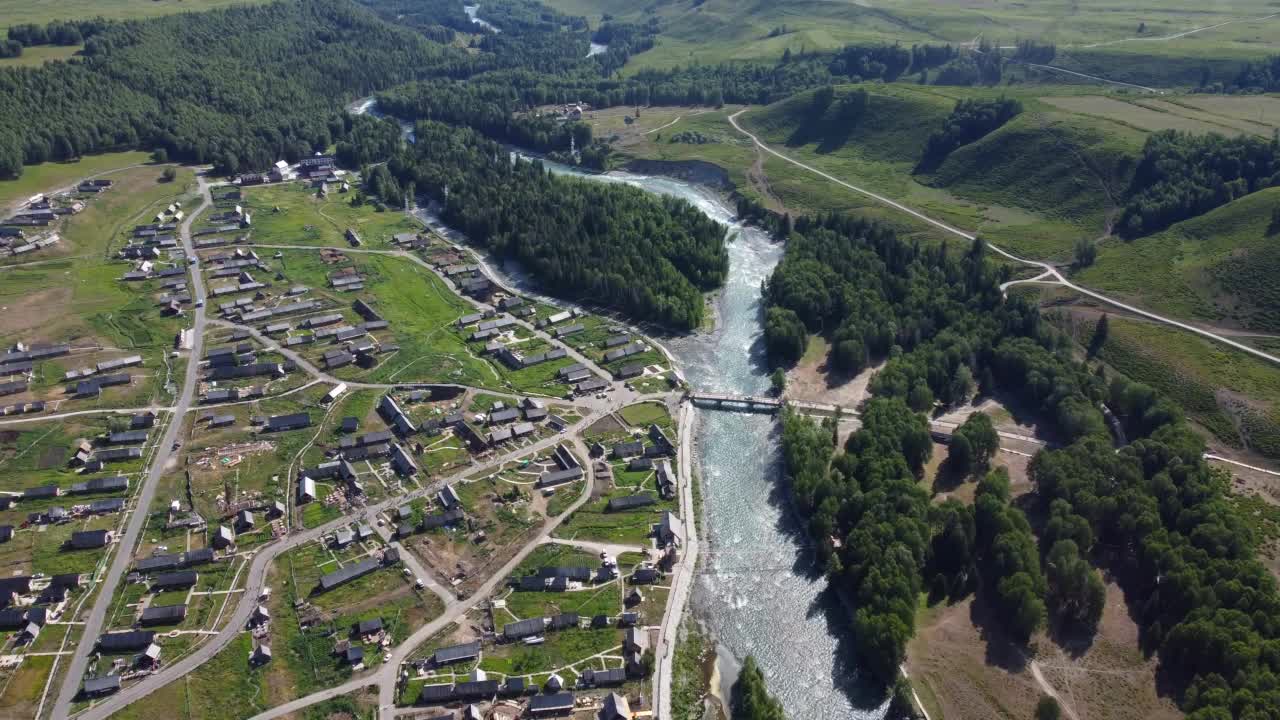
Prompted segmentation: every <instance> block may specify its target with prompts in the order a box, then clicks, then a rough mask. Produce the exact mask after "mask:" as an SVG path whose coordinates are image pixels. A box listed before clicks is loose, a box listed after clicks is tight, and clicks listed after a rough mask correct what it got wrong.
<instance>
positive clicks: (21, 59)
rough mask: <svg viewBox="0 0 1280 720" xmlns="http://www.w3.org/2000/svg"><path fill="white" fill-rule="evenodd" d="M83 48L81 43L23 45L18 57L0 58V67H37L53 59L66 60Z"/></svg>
mask: <svg viewBox="0 0 1280 720" xmlns="http://www.w3.org/2000/svg"><path fill="white" fill-rule="evenodd" d="M83 49H84V46H83V45H35V46H32V47H25V48H23V49H22V54H21V55H19V56H18V57H15V58H0V68H5V67H39V66H41V65H43V64H45V63H47V62H51V61H53V60H66V59H68V58H72V57H75V55H76V53H78V52H80V51H81V50H83Z"/></svg>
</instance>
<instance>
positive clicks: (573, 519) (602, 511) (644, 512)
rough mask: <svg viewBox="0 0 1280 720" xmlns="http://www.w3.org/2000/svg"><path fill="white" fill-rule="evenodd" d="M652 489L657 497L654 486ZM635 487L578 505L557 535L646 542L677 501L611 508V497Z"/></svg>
mask: <svg viewBox="0 0 1280 720" xmlns="http://www.w3.org/2000/svg"><path fill="white" fill-rule="evenodd" d="M648 492H650V494H652V495H654V497H657V493H656V492H653V490H652V489H650V490H649V491H648ZM634 494H635V491H633V490H622V491H614V492H611V493H609V495H608V496H606V497H602V498H600V499H599V500H592V501H591V502H589V503H587V504H586V505H583V506H582V507H581V508H579V509H578V511H577V512H575V513H574V514H573V515H572V516H570V517H569V519H568V520H566V521H565V522H564V524H562V525H561V526H560V527H558V528H556V532H555V536H556V537H559V538H566V539H572V540H595V541H599V542H615V543H623V544H627V545H639V546H642V547H643V546H646V545H648V544H649V537H650V536H651V535H652V534H653V526H654V525H655V524H657V522H658V520H659V515H660V513H661V512H662V511H663V510H673V509H674V503H673V502H671V501H666V500H659V501H658V503H657V504H655V505H650V506H649V507H646V508H641V509H639V510H630V511H627V512H608V511H607V507H608V505H609V498H611V497H624V496H627V495H634Z"/></svg>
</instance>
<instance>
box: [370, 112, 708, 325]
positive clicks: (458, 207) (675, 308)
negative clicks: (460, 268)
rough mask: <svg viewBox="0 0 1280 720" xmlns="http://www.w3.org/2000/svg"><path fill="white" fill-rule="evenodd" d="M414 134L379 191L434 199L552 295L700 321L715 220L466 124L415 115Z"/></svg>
mask: <svg viewBox="0 0 1280 720" xmlns="http://www.w3.org/2000/svg"><path fill="white" fill-rule="evenodd" d="M416 131H417V142H416V143H415V144H414V145H413V146H412V147H411V148H407V149H405V150H404V151H403V152H402V153H400V154H398V155H396V156H394V157H392V158H391V161H390V162H389V163H388V165H387V169H388V172H389V173H390V176H391V178H392V180H390V183H391V185H390V186H388V185H385V184H384V185H383V192H384V194H387V193H393V194H394V193H397V192H399V191H400V190H399V189H400V188H404V187H409V186H410V185H412V186H413V187H415V188H416V190H417V192H419V193H423V194H425V195H426V196H427V197H429V198H431V199H433V200H435V201H437V202H439V203H441V205H442V207H443V209H442V213H441V214H442V216H443V219H444V220H445V222H447V223H448V224H449V225H450V226H451V227H455V228H458V229H459V230H461V231H462V232H464V233H466V234H467V236H468V237H469V238H470V239H471V240H472V241H473V242H476V243H479V244H481V245H483V246H485V247H487V248H488V249H490V250H491V251H493V252H494V253H495V254H497V255H498V256H499V257H502V258H511V259H515V260H519V261H520V262H521V263H522V264H523V265H524V267H525V268H526V269H527V270H528V271H529V272H530V273H531V274H532V275H533V276H534V277H535V278H536V279H537V280H538V281H539V282H541V283H542V284H543V286H544V287H545V288H546V289H547V290H548V291H550V292H552V293H555V294H558V295H562V296H567V297H573V298H580V299H582V300H584V301H587V302H591V303H598V304H602V305H608V306H612V307H616V308H618V309H620V310H622V311H624V312H626V313H628V314H630V315H631V316H633V317H638V318H641V319H644V320H650V321H653V322H657V323H660V324H663V325H666V326H667V327H670V328H673V329H677V330H690V329H693V328H696V327H698V326H699V325H700V324H701V322H702V313H703V310H704V303H703V299H702V293H703V292H705V291H708V290H712V289H714V288H716V287H719V286H720V285H721V284H723V282H724V278H725V274H726V273H727V272H728V263H729V260H728V253H727V251H726V249H725V228H724V227H723V226H721V225H720V224H719V223H716V222H715V221H713V220H711V219H709V218H707V217H706V216H705V215H703V214H702V213H701V212H700V211H699V210H698V209H696V208H694V207H693V206H691V205H689V204H688V203H686V202H684V201H682V200H677V199H674V198H656V197H654V196H652V195H649V194H647V193H645V192H644V191H642V190H639V189H637V188H632V187H627V186H624V185H606V184H602V183H594V182H589V181H585V180H576V179H571V178H565V177H556V176H553V175H551V174H550V173H548V172H546V171H545V170H544V169H543V167H542V165H541V163H537V162H523V161H514V160H513V159H512V158H511V155H510V153H509V152H508V151H507V150H506V149H505V148H504V147H502V146H501V145H499V144H498V143H496V142H493V141H492V140H488V139H486V138H484V137H482V136H481V135H479V134H478V133H476V132H475V131H472V130H461V129H458V128H453V127H450V126H448V125H444V124H441V123H434V122H422V123H418V125H417V129H416ZM378 182H379V183H386V182H388V181H381V180H380V181H378Z"/></svg>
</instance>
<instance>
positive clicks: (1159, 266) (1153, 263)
mask: <svg viewBox="0 0 1280 720" xmlns="http://www.w3.org/2000/svg"><path fill="white" fill-rule="evenodd" d="M1277 202H1280V188H1269V189H1266V190H1262V191H1260V192H1256V193H1253V194H1251V195H1246V196H1245V197H1243V198H1240V199H1239V200H1235V201H1233V202H1231V203H1229V204H1227V205H1224V206H1222V207H1220V208H1218V209H1216V210H1213V211H1211V212H1209V213H1206V214H1205V215H1203V216H1201V217H1198V218H1194V219H1191V220H1187V221H1184V222H1181V223H1178V224H1176V225H1174V226H1173V227H1171V228H1169V229H1167V230H1165V231H1163V232H1160V233H1157V234H1155V235H1151V236H1148V237H1143V238H1138V239H1136V240H1132V241H1129V242H1125V241H1121V240H1111V241H1108V242H1107V243H1104V244H1103V245H1102V246H1101V247H1100V252H1099V256H1098V260H1097V262H1096V263H1095V264H1094V266H1093V267H1090V268H1088V269H1086V270H1084V271H1083V272H1081V273H1080V274H1079V280H1080V282H1081V283H1083V284H1084V285H1087V286H1088V287H1090V288H1094V289H1097V290H1101V291H1104V292H1108V293H1115V294H1116V295H1119V296H1121V297H1125V298H1129V299H1133V300H1136V301H1138V302H1140V303H1141V304H1142V305H1143V306H1144V307H1148V308H1151V309H1153V310H1159V311H1163V312H1168V313H1172V314H1174V315H1176V316H1178V317H1181V318H1191V319H1195V320H1201V321H1206V322H1211V323H1215V324H1221V325H1226V326H1234V327H1243V328H1248V329H1251V330H1256V331H1259V332H1267V333H1274V332H1280V281H1278V280H1277V278H1278V277H1280V275H1277V272H1280V252H1278V251H1277V249H1276V242H1275V232H1276V228H1272V227H1270V225H1271V210H1272V209H1273V208H1274V207H1275V206H1276V203H1277Z"/></svg>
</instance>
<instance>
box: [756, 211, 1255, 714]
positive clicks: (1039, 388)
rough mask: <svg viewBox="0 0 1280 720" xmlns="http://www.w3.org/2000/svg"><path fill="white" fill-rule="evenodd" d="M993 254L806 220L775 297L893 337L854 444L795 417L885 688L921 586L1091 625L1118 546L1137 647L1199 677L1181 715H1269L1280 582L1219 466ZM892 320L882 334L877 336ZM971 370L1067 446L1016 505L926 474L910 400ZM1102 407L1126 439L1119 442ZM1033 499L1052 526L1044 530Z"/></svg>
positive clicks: (1023, 631)
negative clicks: (838, 444) (955, 495)
mask: <svg viewBox="0 0 1280 720" xmlns="http://www.w3.org/2000/svg"><path fill="white" fill-rule="evenodd" d="M983 255H984V252H983V249H982V247H981V245H980V244H976V245H975V246H974V247H972V248H970V249H969V250H968V251H967V252H965V253H963V254H956V253H948V252H946V251H945V250H938V249H926V248H922V247H919V246H916V245H912V244H908V243H904V242H901V241H900V240H898V239H897V238H896V237H894V236H893V234H892V233H890V232H888V231H887V230H884V229H882V228H876V227H873V226H871V225H869V224H866V223H858V222H855V221H847V220H838V221H833V220H831V219H827V218H824V219H819V220H811V219H804V218H802V219H800V220H798V221H797V222H796V233H795V234H794V235H793V236H792V238H791V242H790V243H789V245H788V247H787V254H786V256H785V257H784V259H783V261H782V262H781V263H780V264H779V266H778V268H777V270H776V272H775V274H774V276H773V277H772V278H771V279H770V281H769V283H768V286H767V289H766V299H767V302H768V303H769V304H770V308H771V309H772V308H785V309H789V310H791V311H792V312H794V313H795V314H796V316H797V317H798V318H799V319H800V320H801V321H802V322H803V323H804V324H805V325H806V328H807V331H808V332H826V333H830V334H832V336H833V337H840V336H841V335H840V334H841V333H843V337H845V338H847V339H856V340H858V341H860V342H866V343H867V344H868V345H869V346H871V347H877V348H878V347H884V346H885V345H887V346H888V350H887V351H886V352H885V355H884V356H882V357H887V361H886V364H885V367H884V368H883V369H882V370H881V371H880V372H879V373H878V374H877V376H876V379H875V381H873V383H872V385H871V389H872V391H873V398H872V399H871V400H870V401H869V402H868V404H867V405H866V406H865V407H864V408H863V411H864V416H863V419H864V427H863V428H862V430H860V431H859V432H858V433H856V434H855V435H854V436H852V437H851V438H850V440H849V442H848V443H847V444H846V446H845V448H844V452H837V450H836V449H835V448H833V447H832V443H831V432H830V429H829V428H823V427H819V426H818V425H817V424H815V423H814V422H813V421H810V420H807V419H804V418H801V417H799V416H796V415H792V414H790V413H785V414H784V420H783V454H784V459H785V460H786V464H787V469H788V474H789V475H790V477H791V487H792V491H793V493H794V494H795V498H796V502H797V504H798V506H799V508H800V510H801V514H802V515H803V516H806V517H808V518H809V525H810V531H811V533H812V535H813V537H814V538H816V539H817V540H819V541H820V542H822V543H823V545H824V555H823V557H824V559H825V563H826V568H827V572H828V574H829V576H830V577H831V579H832V582H833V583H836V584H838V585H839V586H842V587H843V588H844V589H845V590H846V591H847V592H849V593H850V595H851V596H853V597H854V598H855V606H856V607H857V608H858V612H857V616H856V617H855V619H854V624H855V626H856V628H857V632H856V634H855V637H856V641H857V644H858V651H859V653H860V654H861V656H862V658H863V660H864V662H865V664H866V667H868V668H869V669H870V670H871V671H873V672H875V673H876V674H877V676H879V677H881V678H884V679H885V680H886V682H887V681H888V680H890V679H891V678H892V677H893V676H894V674H896V668H897V665H896V662H897V661H899V660H900V659H901V649H902V648H903V647H904V646H905V643H906V641H907V640H908V639H909V638H910V636H911V634H912V632H913V630H914V626H913V617H914V608H913V607H908V603H909V602H913V601H914V598H915V594H914V593H916V592H918V591H919V590H920V588H921V586H922V585H923V584H924V582H923V581H924V580H926V579H927V581H928V586H929V589H930V591H931V594H933V595H934V596H935V597H943V596H949V597H953V598H955V597H960V596H963V595H964V594H966V593H967V592H969V590H970V589H971V588H974V587H976V588H977V592H978V594H979V595H980V596H981V597H983V598H984V599H985V601H986V602H988V603H989V604H990V605H991V606H992V607H993V608H994V609H995V610H996V611H997V612H996V613H995V615H996V616H997V617H999V618H1001V621H1002V626H1003V627H1004V628H1005V630H1006V631H1008V632H1009V633H1010V635H1012V636H1013V637H1014V638H1016V639H1023V640H1025V639H1026V638H1028V637H1030V636H1031V634H1032V633H1034V632H1035V631H1036V629H1037V628H1039V627H1042V626H1043V625H1044V624H1046V623H1050V622H1051V623H1053V624H1054V625H1055V626H1056V627H1057V628H1059V629H1062V630H1066V631H1070V632H1073V633H1086V634H1087V633H1090V632H1092V631H1093V628H1094V627H1095V626H1096V624H1097V623H1098V620H1099V618H1100V617H1101V613H1102V608H1103V606H1104V604H1105V601H1106V588H1105V586H1104V585H1103V583H1102V580H1101V577H1100V575H1099V574H1098V571H1097V570H1096V569H1094V567H1092V565H1091V560H1101V559H1105V562H1106V563H1107V565H1108V567H1109V569H1111V570H1112V571H1113V572H1115V573H1117V574H1122V575H1124V576H1125V577H1127V578H1129V580H1130V584H1127V587H1126V589H1127V590H1129V591H1131V592H1132V593H1133V595H1132V598H1133V599H1136V600H1138V602H1137V605H1136V607H1138V608H1139V611H1138V612H1139V617H1138V620H1139V623H1140V625H1141V628H1142V634H1143V639H1144V643H1145V644H1146V645H1147V646H1148V647H1152V648H1156V649H1158V651H1159V656H1160V659H1161V663H1162V665H1163V668H1164V670H1165V671H1166V672H1167V673H1169V676H1170V677H1171V678H1172V679H1174V681H1175V682H1177V683H1179V687H1186V688H1187V691H1186V693H1185V695H1184V696H1182V697H1181V698H1180V702H1181V704H1182V707H1183V709H1184V710H1185V711H1186V712H1187V717H1188V718H1191V719H1192V720H1217V719H1218V718H1245V717H1269V714H1268V713H1271V712H1272V711H1273V710H1274V708H1276V707H1280V685H1278V684H1277V683H1275V682H1274V678H1275V677H1277V676H1280V653H1277V652H1275V648H1276V647H1280V621H1277V620H1276V618H1278V617H1280V592H1278V591H1277V584H1276V581H1275V579H1274V578H1273V577H1272V576H1271V574H1270V573H1268V572H1267V570H1266V569H1265V568H1264V567H1263V565H1262V564H1261V563H1260V562H1259V561H1258V558H1257V542H1258V539H1257V538H1256V537H1255V536H1254V533H1253V532H1252V530H1251V529H1250V526H1249V523H1248V522H1246V521H1245V519H1244V518H1243V517H1242V516H1241V514H1240V510H1238V509H1237V508H1236V506H1235V505H1234V504H1233V503H1232V502H1230V500H1229V498H1228V482H1227V478H1226V476H1225V474H1224V473H1221V472H1217V471H1214V470H1212V469H1210V468H1209V466H1208V465H1206V463H1205V461H1204V459H1203V453H1204V443H1203V441H1202V440H1201V439H1200V438H1199V437H1198V436H1197V435H1196V434H1195V433H1194V431H1193V430H1192V429H1191V428H1190V427H1189V426H1188V425H1187V423H1186V421H1185V420H1184V419H1183V417H1182V415H1181V413H1180V412H1179V411H1178V410H1177V408H1176V407H1175V406H1173V405H1172V404H1171V403H1169V401H1168V400H1167V399H1165V398H1162V397H1160V396H1159V394H1158V393H1156V392H1155V391H1153V390H1152V389H1151V388H1149V387H1146V386H1144V385H1140V384H1137V383H1132V382H1129V381H1127V380H1125V379H1123V378H1120V379H1116V380H1113V381H1112V382H1111V383H1107V382H1106V381H1105V380H1104V379H1103V378H1102V377H1100V376H1099V375H1098V374H1095V373H1094V372H1092V371H1091V370H1090V369H1089V368H1088V366H1087V365H1085V364H1084V363H1081V362H1078V361H1077V360H1076V359H1075V358H1074V357H1073V355H1072V353H1071V350H1070V348H1069V346H1068V345H1067V343H1066V341H1065V339H1063V338H1062V337H1061V336H1060V335H1058V334H1057V333H1056V332H1055V331H1054V330H1052V329H1051V328H1050V327H1049V326H1048V325H1047V324H1046V323H1044V322H1043V321H1042V320H1041V319H1040V316H1039V315H1038V313H1036V312H1035V311H1034V308H1030V307H1027V306H1024V305H1023V304H1022V302H1021V301H1020V300H1019V299H1017V298H1012V299H1010V300H1008V301H1002V300H1000V299H999V297H998V294H993V292H992V291H993V284H995V285H998V282H999V274H998V273H995V272H994V271H992V270H990V269H989V268H987V267H986V263H985V260H984V258H983ZM930 278H932V279H933V280H932V281H931V280H930ZM866 317H874V318H876V319H877V321H876V323H874V324H873V323H865V322H864V318H866ZM879 326H885V327H887V328H888V332H887V337H886V338H885V339H884V343H885V345H877V344H876V343H875V341H876V340H877V336H876V333H877V332H881V329H880V327H879ZM904 330H905V332H904ZM873 357H874V356H873ZM959 366H964V367H967V368H968V369H969V371H970V372H971V373H972V375H973V376H974V377H979V378H982V382H981V385H982V386H983V389H984V390H986V391H992V390H995V389H997V388H998V389H1000V390H1001V391H1003V392H1006V393H1010V394H1012V395H1014V396H1016V397H1017V398H1018V399H1019V400H1020V401H1021V403H1022V404H1023V405H1024V406H1027V407H1031V408H1035V409H1037V410H1038V411H1039V413H1040V415H1041V416H1042V417H1044V418H1045V419H1047V420H1048V421H1049V422H1051V423H1053V424H1054V425H1055V426H1056V428H1057V429H1058V431H1059V433H1060V435H1061V437H1062V438H1064V446H1063V447H1061V448H1060V449H1053V450H1044V451H1042V452H1040V453H1039V454H1037V455H1036V457H1035V458H1034V459H1033V461H1032V463H1031V466H1030V477H1031V479H1032V481H1033V482H1034V485H1035V488H1036V493H1035V495H1034V496H1032V498H1030V499H1029V500H1030V502H1028V501H1027V500H1024V501H1022V502H1020V503H1018V504H1014V503H1011V502H1010V492H1009V485H1008V478H1007V475H1006V474H1005V473H1004V472H1003V470H1002V469H1000V468H997V469H996V470H994V471H992V472H991V473H989V474H988V475H987V476H986V477H985V478H984V479H983V480H982V482H981V483H980V484H979V487H978V491H977V493H976V501H975V504H974V506H973V507H972V508H969V507H966V506H964V505H963V504H961V503H959V502H956V501H948V502H945V503H942V504H940V505H935V506H933V507H931V508H930V507H927V503H926V502H925V499H924V494H923V492H922V491H921V490H920V489H919V485H918V483H917V477H918V475H919V474H920V468H921V459H922V458H926V457H928V448H929V446H930V443H929V436H928V432H927V425H926V424H925V420H924V417H923V416H922V415H920V414H919V412H918V411H919V410H922V409H924V408H923V407H920V406H919V404H918V403H913V402H912V397H913V395H915V394H922V393H923V392H924V391H928V392H929V393H931V394H934V395H935V397H936V398H938V399H939V400H941V399H942V398H943V397H944V395H943V393H946V392H948V391H947V387H948V386H949V385H950V384H951V382H952V378H953V377H954V374H955V369H956V368H957V367H959ZM941 401H943V402H950V401H949V400H941ZM1102 402H1107V403H1108V405H1109V406H1110V407H1111V408H1112V410H1113V412H1114V413H1115V415H1116V416H1117V418H1118V420H1119V422H1120V423H1121V425H1122V426H1123V429H1124V433H1123V435H1124V437H1126V438H1127V440H1128V443H1129V444H1127V445H1125V446H1123V447H1121V448H1120V449H1119V450H1118V451H1117V449H1116V447H1115V446H1114V445H1113V442H1112V437H1111V435H1110V433H1109V432H1108V430H1107V427H1106V425H1105V423H1104V422H1103V419H1102V416H1101V413H1100V412H1099V410H1098V406H1099V404H1100V403H1102ZM980 424H981V421H978V422H976V423H975V424H974V426H973V428H972V429H966V430H964V431H963V432H961V433H960V434H961V435H962V436H964V437H966V440H967V441H968V442H969V443H970V445H971V447H970V450H972V444H973V437H977V436H984V435H986V432H985V428H982V427H979V425H980ZM975 431H980V432H975ZM1023 506H1025V507H1027V508H1028V509H1029V510H1032V511H1034V512H1036V513H1037V514H1038V515H1039V516H1040V517H1041V518H1042V524H1041V525H1040V527H1041V530H1040V536H1039V538H1038V540H1039V542H1037V538H1036V536H1035V534H1033V532H1032V529H1031V525H1030V524H1029V523H1028V521H1027V519H1026V517H1025V516H1024V515H1023V510H1022V507H1023ZM1096 544H1105V547H1106V548H1107V552H1106V553H1105V555H1104V554H1100V553H1098V552H1097V551H1096V550H1095V545H1096ZM975 577H976V578H977V579H978V582H976V583H975V582H974V581H973V579H974V578H975Z"/></svg>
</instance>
